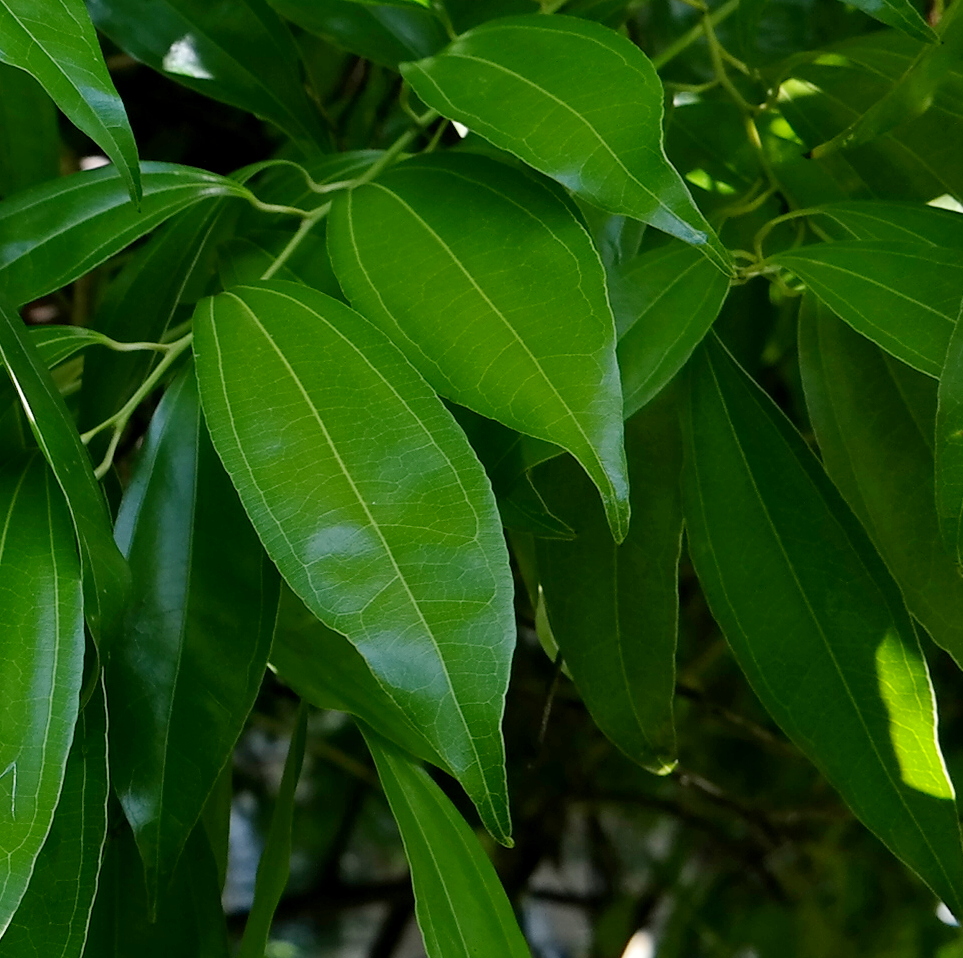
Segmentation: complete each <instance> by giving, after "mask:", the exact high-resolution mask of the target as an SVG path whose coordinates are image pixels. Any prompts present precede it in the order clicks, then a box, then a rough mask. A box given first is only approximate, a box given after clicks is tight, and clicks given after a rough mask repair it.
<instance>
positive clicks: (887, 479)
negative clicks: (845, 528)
mask: <svg viewBox="0 0 963 958" xmlns="http://www.w3.org/2000/svg"><path fill="white" fill-rule="evenodd" d="M799 361H800V365H801V367H802V378H803V385H804V386H805V389H806V405H807V407H808V409H809V415H810V417H811V419H812V423H813V427H814V428H815V430H816V438H817V439H818V440H819V450H820V452H821V453H822V459H823V464H824V465H825V467H826V471H827V472H828V473H829V475H830V478H831V479H832V480H833V482H835V484H836V487H837V488H838V489H839V491H840V492H842V494H843V496H844V497H845V498H846V501H847V502H848V503H849V505H850V507H851V508H852V510H853V512H855V513H856V515H857V516H858V517H859V519H860V521H861V522H862V523H863V527H864V528H865V529H866V530H867V532H869V534H870V537H871V538H872V540H873V542H874V543H875V545H876V548H877V549H878V550H879V552H880V555H882V557H883V559H884V560H885V562H886V564H887V566H889V570H890V572H891V573H892V574H893V577H894V578H895V579H896V581H897V583H898V584H899V585H900V587H901V589H902V591H903V595H904V597H905V599H906V605H907V608H908V609H909V610H910V612H912V613H913V615H915V616H916V618H917V619H919V621H920V622H922V623H923V625H924V626H925V627H926V629H927V631H928V632H929V633H930V635H931V636H932V637H933V639H934V640H935V641H936V642H937V643H938V644H939V645H941V646H942V647H943V648H944V649H946V650H947V651H948V652H950V653H951V654H952V655H953V656H954V658H955V659H956V660H957V661H958V662H961V663H963V577H961V576H960V574H959V571H958V567H957V562H956V559H955V557H952V558H951V556H950V554H949V552H948V551H947V550H946V549H945V548H944V546H943V542H942V539H941V537H940V530H939V522H938V521H937V516H936V509H935V508H934V504H933V495H934V465H933V430H934V420H935V415H936V383H935V382H934V381H933V380H932V379H930V378H928V377H927V376H924V375H922V374H921V373H918V372H916V371H915V370H912V369H910V368H908V367H907V366H905V365H904V364H903V363H900V362H898V361H897V360H895V359H893V358H892V357H891V356H888V355H887V354H886V353H884V352H882V351H881V350H880V349H879V347H877V346H875V345H874V344H873V343H871V342H870V341H869V340H868V339H865V338H864V337H863V336H860V335H858V334H857V333H855V332H853V331H852V330H851V329H850V328H849V327H848V326H847V325H846V324H845V323H842V322H840V321H839V320H838V319H837V318H836V317H835V316H833V315H832V313H831V312H830V311H829V310H828V309H826V307H825V306H822V305H819V304H817V303H815V302H814V301H810V300H809V299H808V297H807V299H806V300H805V301H804V304H803V309H802V314H801V316H800V327H799Z"/></svg>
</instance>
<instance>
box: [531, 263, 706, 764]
mask: <svg viewBox="0 0 963 958" xmlns="http://www.w3.org/2000/svg"><path fill="white" fill-rule="evenodd" d="M702 261H703V262H705V260H704V259H703V260H702ZM709 268H710V269H711V267H709ZM714 272H715V273H716V275H719V273H718V271H714ZM678 415H679V413H678V402H677V391H676V390H668V391H667V392H666V393H663V395H662V396H660V397H659V398H658V399H657V400H655V401H654V402H653V403H652V404H651V405H650V406H648V407H646V408H645V409H643V410H642V411H641V412H639V413H637V414H636V415H635V416H634V417H633V418H632V419H630V420H629V421H628V422H627V423H626V427H625V428H626V433H625V444H626V453H627V455H628V460H629V474H630V477H631V480H632V526H631V528H630V529H629V534H628V536H627V537H626V539H625V541H624V542H623V543H622V544H621V545H616V544H615V543H614V542H613V541H612V537H611V536H610V535H608V530H607V529H606V528H605V517H604V516H603V515H602V511H601V509H599V508H597V507H596V508H592V504H591V497H590V490H587V489H586V488H585V486H586V482H585V481H584V479H582V478H581V477H580V476H579V474H578V471H577V470H576V469H575V468H573V467H574V463H573V462H572V460H571V459H569V458H568V457H566V458H558V459H553V460H552V461H551V462H549V463H546V464H545V465H543V466H540V467H539V468H538V469H537V470H536V472H535V484H536V487H537V488H538V490H539V491H540V492H541V493H542V496H543V497H544V498H545V500H546V502H547V503H548V505H549V507H550V508H551V509H552V511H553V512H554V513H555V514H556V515H558V516H559V517H560V518H561V519H563V520H564V521H565V522H567V523H568V524H569V525H571V526H572V528H573V529H574V530H575V532H576V534H577V536H576V538H575V540H574V541H573V542H559V541H551V540H547V539H539V540H536V547H537V554H538V571H539V581H540V583H541V586H542V590H543V593H544V600H545V611H546V612H547V614H548V621H549V624H550V625H551V630H552V634H553V635H554V636H555V640H556V642H557V643H558V647H559V649H560V650H561V652H562V656H563V657H564V659H565V664H566V665H567V666H568V669H569V673H570V674H571V677H572V679H573V681H574V682H575V685H576V687H577V688H578V690H579V693H580V694H581V696H582V698H583V699H584V701H585V704H586V705H587V706H588V709H589V711H590V712H591V714H592V717H593V718H594V719H595V722H596V723H597V724H598V726H599V728H600V729H601V730H602V731H603V732H604V733H605V734H606V735H607V736H608V737H609V738H610V739H611V740H612V741H613V742H614V743H615V744H616V745H617V746H618V747H619V748H620V749H622V751H623V752H625V754H626V755H628V756H629V758H631V759H632V760H633V761H636V762H638V763H639V764H640V765H643V766H645V767H646V768H649V769H651V770H653V771H655V772H657V773H665V772H667V771H669V770H670V769H671V768H672V766H673V764H674V762H675V729H674V727H673V721H672V701H673V698H674V696H675V645H676V633H677V631H678V616H679V588H678V570H679V552H680V550H681V548H682V501H681V492H680V489H679V473H680V469H681V467H682V442H681V437H680V435H679V423H678ZM586 493H589V495H588V496H587V495H586Z"/></svg>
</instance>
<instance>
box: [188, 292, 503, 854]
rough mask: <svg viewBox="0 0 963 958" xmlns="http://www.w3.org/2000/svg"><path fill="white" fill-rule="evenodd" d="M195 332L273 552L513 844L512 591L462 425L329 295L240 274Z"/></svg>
mask: <svg viewBox="0 0 963 958" xmlns="http://www.w3.org/2000/svg"><path fill="white" fill-rule="evenodd" d="M195 329H196V332H195V336H196V339H195V350H196V356H197V371H198V378H199V380H200V387H201V400H202V402H203V404H204V412H205V416H206V418H207V422H208V425H209V426H210V429H211V435H212V438H213V440H214V445H215V446H216V447H217V450H218V452H219V453H220V456H221V459H222V460H223V461H224V464H225V466H226V467H227V471H228V472H229V473H230V475H231V478H232V480H233V481H234V484H235V485H236V486H237V488H238V491H239V492H240V494H241V501H242V502H243V503H244V507H245V509H246V510H247V513H248V515H249V516H250V517H251V520H252V521H253V523H254V526H255V528H256V529H257V530H258V533H259V535H260V537H261V541H262V542H263V543H264V545H265V547H266V549H267V551H268V554H269V555H270V556H271V558H272V559H273V560H274V561H275V563H276V564H277V566H278V568H279V569H280V570H281V574H282V575H283V576H284V577H285V578H286V579H287V581H288V583H289V584H290V585H291V587H292V588H293V589H294V591H295V592H296V593H297V594H298V595H299V596H300V598H301V599H302V600H303V601H304V602H305V603H306V604H307V605H308V607H309V608H310V609H311V611H312V612H314V613H315V615H317V616H318V617H319V618H320V619H322V620H323V621H324V622H325V624H326V625H328V626H330V627H331V628H333V629H336V630H337V631H339V632H342V633H343V634H345V635H347V636H348V638H349V639H350V640H351V641H352V642H353V643H354V644H355V646H356V647H357V648H358V650H359V651H360V652H361V654H362V655H363V656H364V658H365V660H366V661H367V663H368V665H369V666H370V667H371V670H372V672H373V673H374V674H375V675H376V676H377V678H378V680H379V682H380V683H381V684H382V686H383V687H384V688H385V690H386V691H387V692H388V693H389V694H390V695H391V697H392V698H393V699H394V700H395V702H396V703H397V704H398V706H399V708H401V709H402V710H403V711H405V712H406V713H407V714H408V716H409V718H410V719H411V720H412V721H413V722H414V723H415V724H416V725H418V726H419V727H421V728H422V729H423V730H424V733H425V735H426V736H427V737H428V739H429V741H431V743H432V745H433V746H434V747H435V748H436V749H437V751H438V752H439V753H440V755H441V756H442V757H443V758H444V760H445V762H446V763H447V765H448V766H449V768H451V769H452V770H453V771H454V772H455V774H456V775H457V776H458V778H459V780H460V781H461V782H462V784H463V785H464V786H465V789H466V791H467V792H468V794H469V795H470V796H471V797H472V799H473V800H474V801H475V802H476V804H477V805H478V806H479V808H480V812H481V814H482V817H483V819H484V821H485V823H486V825H487V826H488V827H489V828H490V829H491V830H492V832H493V834H495V835H496V836H497V837H499V838H500V839H502V840H507V838H508V835H509V821H508V808H507V800H506V796H505V777H504V776H505V771H504V765H503V762H504V752H503V746H502V740H501V731H500V728H499V723H500V721H501V716H502V709H503V703H504V695H505V689H506V687H507V684H508V670H509V664H510V661H511V656H512V650H513V646H514V640H515V622H514V614H513V610H512V592H513V590H512V581H511V575H510V572H509V568H508V557H507V552H506V549H505V543H504V539H503V538H502V534H501V526H500V523H499V521H498V514H497V511H496V509H495V502H494V497H493V496H492V493H491V489H490V487H489V486H488V483H487V481H486V479H485V476H484V473H483V471H482V468H481V466H480V465H479V463H478V461H477V459H475V457H474V456H473V455H472V453H471V449H470V447H469V446H468V443H467V441H466V440H465V437H464V434H463V433H462V432H461V431H460V430H459V429H458V426H457V425H456V423H455V422H454V421H453V420H452V418H451V416H450V414H449V413H448V412H447V411H446V410H445V408H444V407H443V406H442V405H441V402H440V401H439V400H438V399H437V397H436V396H435V395H434V393H433V392H432V391H431V389H430V387H429V386H428V385H427V384H426V383H425V382H424V380H422V379H421V377H420V376H419V375H418V374H417V372H416V371H415V370H414V369H413V368H412V367H411V366H410V365H409V364H408V362H407V361H406V360H405V359H404V357H403V356H402V354H401V353H400V351H399V350H398V349H397V348H396V347H395V346H393V345H392V344H391V343H390V342H389V340H388V339H387V338H386V337H385V336H384V334H383V333H381V332H380V331H379V330H378V329H377V328H376V327H375V326H373V325H372V324H371V323H370V322H369V321H367V320H366V319H364V318H363V317H361V316H359V315H358V314H357V313H355V312H353V311H352V310H350V309H349V308H348V307H347V306H345V305H343V304H342V303H339V302H338V301H337V300H333V299H331V298H329V297H327V296H324V295H323V294H322V293H318V292H315V291H313V290H309V289H307V288H306V287H303V286H297V285H294V284H291V283H281V282H273V283H264V284H259V285H258V286H246V287H238V288H236V289H234V290H232V291H231V292H229V293H223V294H221V295H220V296H218V297H216V298H214V299H212V300H208V301H205V302H204V303H202V304H201V305H200V306H199V307H198V311H197V314H196V317H195ZM252 367H254V368H257V370H258V375H257V376H256V377H252V376H251V375H250V370H251V368H252Z"/></svg>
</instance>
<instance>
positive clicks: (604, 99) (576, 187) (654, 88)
mask: <svg viewBox="0 0 963 958" xmlns="http://www.w3.org/2000/svg"><path fill="white" fill-rule="evenodd" d="M574 64H578V69H572V66H573V65H574ZM402 74H403V76H404V77H405V79H406V80H407V81H408V82H409V83H410V84H411V85H412V87H413V88H414V90H415V92H416V93H417V94H418V96H420V97H421V99H422V100H424V101H425V103H427V104H428V105H429V106H431V107H434V108H435V109H436V110H438V111H439V112H440V113H442V114H443V115H444V116H447V117H449V118H450V119H453V120H458V121H460V122H461V123H464V124H465V125H466V126H468V127H469V128H470V129H471V130H473V131H474V132H475V133H480V134H481V135H482V136H484V137H485V138H486V139H488V140H490V141H491V142H492V143H494V144H495V146H498V147H501V148H502V149H504V150H508V151H509V152H510V153H514V154H515V155H516V156H518V157H519V158H520V159H522V160H524V161H525V162H526V163H528V164H530V165H531V166H534V167H535V169H537V170H541V171H542V172H543V173H546V174H548V175H549V176H551V177H553V178H554V179H556V180H558V181H559V182H560V183H561V184H562V185H563V186H566V187H568V189H570V190H572V192H573V193H578V194H580V195H582V196H584V197H585V198H586V199H588V200H590V201H591V202H593V203H595V205H596V206H599V207H601V208H602V209H603V210H606V211H607V212H609V213H621V214H623V215H625V216H631V217H633V218H635V219H639V220H642V221H643V222H645V223H649V224H650V225H651V226H654V227H656V228H657V229H660V230H664V231H665V232H666V233H671V234H672V235H673V236H677V237H678V238H679V239H681V240H684V241H685V242H687V243H692V244H694V245H696V246H699V247H700V248H701V249H702V250H703V251H704V252H705V254H706V256H708V257H709V258H710V259H711V260H712V261H713V262H714V263H715V264H716V265H717V266H718V267H719V269H721V270H722V271H723V272H724V273H726V274H729V273H730V272H731V269H732V267H731V258H730V256H729V253H728V251H727V250H726V249H725V247H723V246H722V244H721V243H720V242H719V240H718V238H717V237H716V235H715V233H713V232H712V227H711V226H709V224H708V223H707V222H706V220H705V218H704V217H703V216H702V214H701V213H700V212H699V210H698V208H697V207H696V205H695V204H694V203H693V202H692V197H691V196H690V195H689V191H688V189H686V186H685V183H684V182H683V181H682V178H681V177H680V176H679V174H678V173H677V172H676V171H675V170H674V169H673V168H672V166H671V165H670V164H669V161H668V160H667V159H666V157H665V151H664V150H663V148H662V96H663V92H662V85H661V83H660V82H659V78H658V76H657V74H656V72H655V68H654V67H653V66H652V64H651V63H650V62H649V60H648V58H647V57H646V56H645V54H644V53H642V51H641V50H640V49H639V48H638V47H637V46H635V44H633V43H631V42H630V41H629V40H627V39H626V38H625V37H621V36H619V35H618V34H617V33H615V32H614V31H612V30H609V29H608V28H607V27H603V26H601V25H600V24H597V23H592V22H590V21H587V20H578V19H575V18H574V17H559V16H555V17H551V18H548V17H543V16H538V15H534V16H533V15H530V16H522V17H505V18H503V19H499V20H495V21H491V22H489V23H485V24H482V25H481V26H480V27H476V28H475V29H474V30H470V31H469V32H468V33H466V34H463V35H462V36H460V37H459V38H458V39H457V40H455V41H454V42H453V43H452V44H451V45H450V46H448V47H447V48H446V49H445V50H444V51H443V52H442V53H440V54H439V55H438V56H435V57H431V58H429V59H426V60H421V61H419V62H418V63H410V64H406V65H405V66H404V67H402ZM613 98H614V99H613Z"/></svg>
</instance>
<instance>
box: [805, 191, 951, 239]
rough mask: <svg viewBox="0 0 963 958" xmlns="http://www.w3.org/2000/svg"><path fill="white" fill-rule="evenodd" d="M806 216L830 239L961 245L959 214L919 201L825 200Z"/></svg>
mask: <svg viewBox="0 0 963 958" xmlns="http://www.w3.org/2000/svg"><path fill="white" fill-rule="evenodd" d="M809 219H810V221H811V222H813V223H815V225H816V227H817V228H818V230H819V232H820V234H821V235H823V236H825V237H827V238H828V239H831V240H880V241H882V242H887V243H916V244H919V245H925V246H950V247H952V248H953V249H963V215H960V214H959V213H954V212H951V211H950V210H941V209H935V208H934V207H932V206H925V205H923V204H922V203H898V202H892V201H885V200H853V201H850V202H841V203H826V204H825V205H823V206H819V207H816V208H815V209H814V210H813V212H812V214H811V215H810V217H809Z"/></svg>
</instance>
